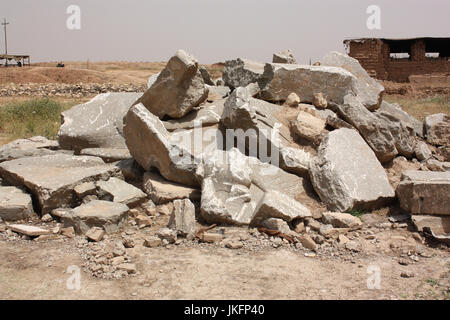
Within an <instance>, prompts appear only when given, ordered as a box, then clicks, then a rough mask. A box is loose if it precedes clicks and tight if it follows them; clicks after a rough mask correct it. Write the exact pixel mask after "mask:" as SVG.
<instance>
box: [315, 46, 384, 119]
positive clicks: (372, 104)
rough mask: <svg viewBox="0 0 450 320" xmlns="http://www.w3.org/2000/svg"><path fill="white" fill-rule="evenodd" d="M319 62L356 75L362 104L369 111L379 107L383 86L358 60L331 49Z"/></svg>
mask: <svg viewBox="0 0 450 320" xmlns="http://www.w3.org/2000/svg"><path fill="white" fill-rule="evenodd" d="M321 64H322V65H323V66H331V67H339V68H342V69H345V70H347V71H348V72H350V73H351V74H353V75H354V76H355V77H356V88H357V92H358V95H357V96H358V98H359V100H360V101H361V102H362V104H363V105H364V106H365V107H366V108H367V109H369V110H371V111H373V110H376V109H378V108H379V106H380V103H381V100H382V98H383V93H384V87H383V86H382V85H381V84H380V83H379V82H378V81H377V80H375V79H373V78H371V77H370V76H369V74H368V73H367V71H366V70H365V69H364V68H363V67H362V66H361V65H360V64H359V62H358V60H356V59H354V58H352V57H350V56H348V55H346V54H343V53H340V52H336V51H333V52H330V53H328V54H327V55H326V56H325V57H323V58H322V60H321Z"/></svg>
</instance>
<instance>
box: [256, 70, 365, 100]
mask: <svg viewBox="0 0 450 320" xmlns="http://www.w3.org/2000/svg"><path fill="white" fill-rule="evenodd" d="M260 86H261V88H262V92H261V97H262V99H264V100H268V101H273V102H279V101H286V99H287V97H288V96H289V95H290V94H291V93H292V92H294V93H296V94H297V95H298V96H299V97H300V100H301V101H302V102H306V103H312V102H313V99H314V94H316V93H322V94H323V96H324V97H325V99H326V100H327V101H328V102H333V103H337V104H339V103H342V102H343V101H344V97H345V96H346V95H347V94H356V93H357V88H356V78H355V77H354V76H353V75H352V74H351V73H350V72H348V71H346V70H344V69H342V68H336V67H322V66H307V65H296V64H277V63H267V64H266V66H265V68H264V76H263V78H262V80H261V81H260Z"/></svg>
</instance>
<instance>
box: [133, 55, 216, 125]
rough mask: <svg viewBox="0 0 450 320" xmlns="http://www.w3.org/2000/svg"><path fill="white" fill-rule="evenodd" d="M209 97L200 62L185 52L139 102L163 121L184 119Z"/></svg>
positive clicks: (159, 77) (169, 64)
mask: <svg viewBox="0 0 450 320" xmlns="http://www.w3.org/2000/svg"><path fill="white" fill-rule="evenodd" d="M207 97H208V88H207V87H206V86H205V83H204V81H203V77H202V75H201V73H200V71H199V70H198V61H197V60H196V59H195V58H194V57H193V56H191V55H189V54H188V53H186V52H185V51H183V50H178V51H177V52H176V54H175V55H174V56H173V57H172V58H170V60H169V62H168V63H167V65H166V67H165V68H164V70H163V71H161V73H160V75H159V76H158V79H157V80H156V81H155V82H154V83H153V85H152V86H151V87H150V88H149V89H148V90H147V91H146V92H145V93H144V95H143V96H142V97H141V98H140V99H139V100H138V101H137V102H136V104H138V103H142V104H143V105H144V106H145V107H146V108H147V109H148V110H149V111H150V112H151V113H153V114H154V115H156V116H158V117H159V118H163V117H165V116H169V117H171V118H181V117H183V116H184V115H186V114H187V113H188V112H189V111H191V110H192V109H193V108H195V107H197V106H198V105H199V104H201V103H202V102H203V101H205V100H206V98H207Z"/></svg>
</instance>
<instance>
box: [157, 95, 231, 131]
mask: <svg viewBox="0 0 450 320" xmlns="http://www.w3.org/2000/svg"><path fill="white" fill-rule="evenodd" d="M225 101H226V100H225V99H221V100H218V101H214V102H212V103H207V104H205V105H202V107H201V109H198V110H194V111H192V112H190V113H189V114H187V115H186V116H184V117H183V118H180V119H174V120H168V121H163V124H164V127H165V128H166V129H167V130H168V131H175V130H179V129H193V128H194V127H195V126H197V127H207V126H213V125H215V124H218V123H219V122H220V118H221V117H222V114H223V109H224V104H225Z"/></svg>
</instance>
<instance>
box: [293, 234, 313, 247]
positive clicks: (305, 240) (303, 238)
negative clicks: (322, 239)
mask: <svg viewBox="0 0 450 320" xmlns="http://www.w3.org/2000/svg"><path fill="white" fill-rule="evenodd" d="M297 239H298V240H299V241H300V243H301V244H302V246H303V247H305V248H306V249H309V250H311V251H317V248H318V247H317V244H316V243H315V242H314V240H313V239H312V238H311V237H310V236H309V235H307V234H301V235H299V236H297Z"/></svg>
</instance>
